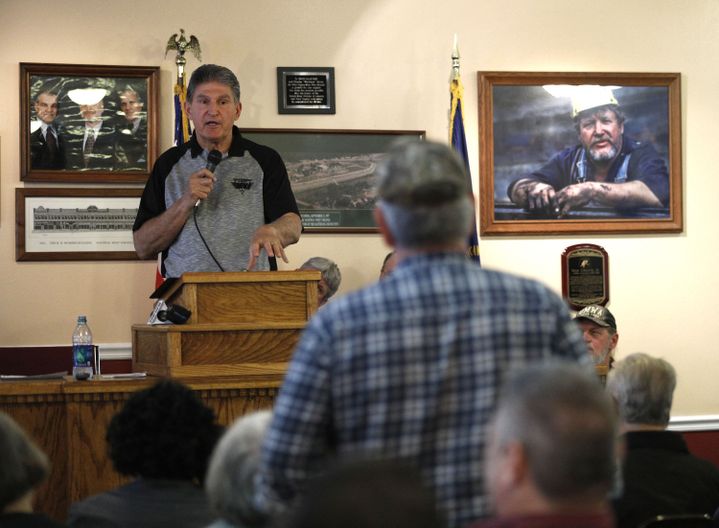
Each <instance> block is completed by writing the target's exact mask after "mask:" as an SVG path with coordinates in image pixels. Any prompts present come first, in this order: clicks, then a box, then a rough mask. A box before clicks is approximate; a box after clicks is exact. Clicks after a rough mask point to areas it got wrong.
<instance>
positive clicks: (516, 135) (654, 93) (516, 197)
mask: <svg viewBox="0 0 719 528" xmlns="http://www.w3.org/2000/svg"><path fill="white" fill-rule="evenodd" d="M478 93H479V135H480V189H481V198H480V200H481V214H480V233H481V234H482V235H483V236H493V235H547V234H554V235H557V234H591V233H673V232H680V231H682V227H683V216H682V214H683V213H682V173H681V171H682V161H681V155H682V153H681V95H680V74H679V73H541V72H479V74H478Z"/></svg>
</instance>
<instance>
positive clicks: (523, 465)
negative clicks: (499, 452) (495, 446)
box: [504, 442, 529, 488]
mask: <svg viewBox="0 0 719 528" xmlns="http://www.w3.org/2000/svg"><path fill="white" fill-rule="evenodd" d="M504 450H505V461H506V468H507V471H506V475H505V478H507V479H510V480H508V482H507V483H508V484H511V486H512V487H513V488H515V487H517V486H518V485H519V484H520V483H521V482H523V481H524V480H525V479H527V478H528V476H529V462H528V460H527V451H526V450H525V449H524V446H523V445H522V444H520V443H519V442H510V443H509V444H507V445H506V446H505V447H504Z"/></svg>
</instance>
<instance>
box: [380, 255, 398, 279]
mask: <svg viewBox="0 0 719 528" xmlns="http://www.w3.org/2000/svg"><path fill="white" fill-rule="evenodd" d="M396 265H397V252H396V251H390V252H389V253H387V256H386V257H385V258H384V261H382V268H381V269H380V270H379V280H382V279H386V278H387V277H388V276H389V274H390V273H392V270H393V269H394V267H395V266H396Z"/></svg>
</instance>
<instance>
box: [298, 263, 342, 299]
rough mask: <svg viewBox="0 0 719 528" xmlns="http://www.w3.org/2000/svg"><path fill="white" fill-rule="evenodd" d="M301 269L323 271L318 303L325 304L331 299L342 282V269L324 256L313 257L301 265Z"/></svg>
mask: <svg viewBox="0 0 719 528" xmlns="http://www.w3.org/2000/svg"><path fill="white" fill-rule="evenodd" d="M300 269H301V270H317V271H321V272H322V278H321V279H320V282H319V283H317V304H318V305H319V306H324V305H325V304H326V303H327V301H329V300H330V297H332V296H333V295H334V294H335V293H337V289H338V288H339V287H340V282H342V274H341V273H340V269H339V267H338V266H337V264H335V263H334V262H333V261H331V260H330V259H328V258H324V257H312V258H311V259H309V260H308V261H307V262H305V263H304V264H302V266H300Z"/></svg>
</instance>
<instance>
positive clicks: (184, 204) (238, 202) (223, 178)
mask: <svg viewBox="0 0 719 528" xmlns="http://www.w3.org/2000/svg"><path fill="white" fill-rule="evenodd" d="M185 110H186V111H187V114H188V116H189V117H190V119H191V120H192V123H193V126H194V129H195V130H194V132H193V134H192V137H191V138H190V140H189V141H188V142H187V143H185V144H184V145H178V146H175V147H173V148H171V149H169V150H168V151H166V152H165V153H163V154H162V155H161V156H160V157H159V158H158V159H157V162H156V163H155V166H154V167H153V169H152V174H151V175H150V178H149V179H148V181H147V185H146V186H145V190H144V192H143V194H142V199H141V200H140V208H139V211H138V213H137V218H136V219H135V225H134V226H133V237H134V243H135V251H136V252H137V255H138V256H139V257H140V258H142V259H147V258H153V257H154V256H156V255H157V254H158V253H160V252H162V255H163V268H164V269H163V272H164V275H165V276H166V277H179V276H180V275H182V274H183V273H185V272H186V271H240V270H245V269H247V270H268V269H275V268H276V265H275V262H274V257H280V258H282V260H284V261H285V262H287V257H286V255H285V251H284V248H285V247H287V246H288V245H290V244H294V243H295V242H297V241H298V240H299V238H300V232H301V231H302V224H301V220H300V215H299V210H298V209H297V203H296V202H295V197H294V195H293V194H292V189H291V187H290V181H289V178H288V176H287V169H286V168H285V164H284V163H283V161H282V159H281V158H280V155H279V154H278V153H277V152H275V151H274V150H273V149H271V148H269V147H266V146H263V145H258V144H257V143H254V142H252V141H249V140H247V139H245V138H243V137H242V136H241V135H240V131H239V129H238V128H237V127H235V126H234V122H235V121H236V120H237V119H239V117H240V113H241V112H242V104H241V103H240V83H239V81H238V80H237V77H236V76H235V74H234V73H232V71H230V70H229V69H227V68H225V67H224V66H218V65H215V64H205V65H203V66H200V67H199V68H197V69H196V70H195V71H194V72H193V74H192V76H191V77H190V82H189V83H188V86H187V102H186V103H185ZM213 151H217V152H213ZM218 158H219V159H218ZM270 257H271V258H272V262H270Z"/></svg>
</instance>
